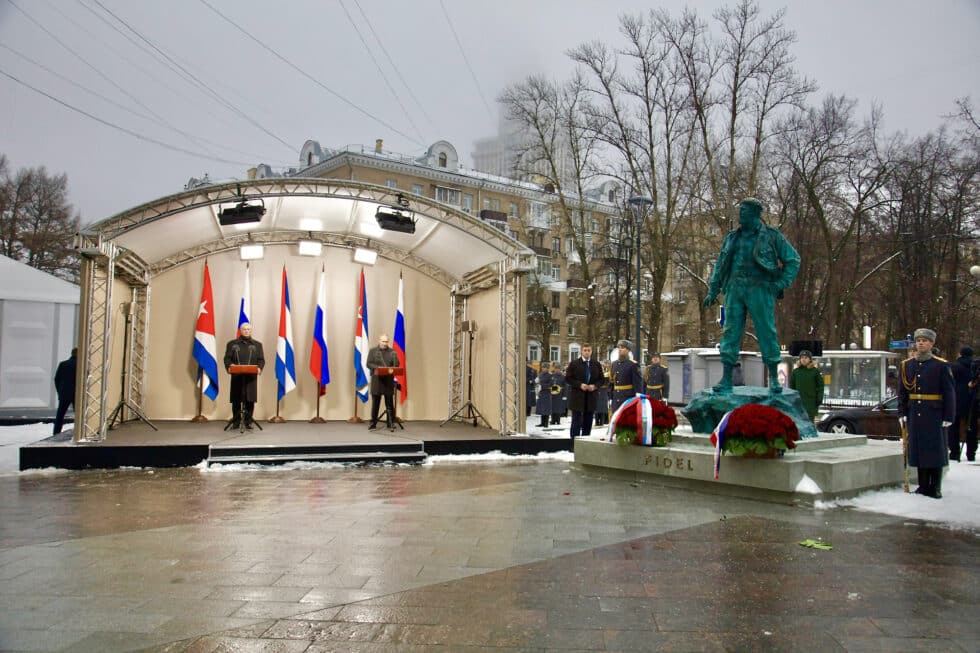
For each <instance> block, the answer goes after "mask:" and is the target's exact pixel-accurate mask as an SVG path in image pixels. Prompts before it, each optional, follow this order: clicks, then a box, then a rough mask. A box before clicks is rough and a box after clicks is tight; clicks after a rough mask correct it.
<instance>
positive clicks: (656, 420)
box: [609, 395, 677, 447]
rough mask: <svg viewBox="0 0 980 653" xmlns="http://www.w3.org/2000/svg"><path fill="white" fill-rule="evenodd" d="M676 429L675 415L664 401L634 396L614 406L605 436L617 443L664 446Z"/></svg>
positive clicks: (668, 442)
mask: <svg viewBox="0 0 980 653" xmlns="http://www.w3.org/2000/svg"><path fill="white" fill-rule="evenodd" d="M675 428H677V414H676V413H675V412H674V409H673V408H671V407H670V406H668V405H667V404H666V403H664V402H662V401H660V400H658V399H651V398H650V397H648V396H646V395H637V396H635V397H633V398H632V399H629V400H627V401H626V402H624V403H623V405H622V406H620V407H619V408H618V409H616V412H615V413H613V416H612V418H611V419H610V420H609V439H610V441H612V440H615V441H616V442H618V443H619V444H623V445H627V444H639V445H646V446H651V447H665V446H667V445H668V444H670V441H671V437H672V436H673V433H674V429H675Z"/></svg>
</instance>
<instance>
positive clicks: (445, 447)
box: [20, 420, 571, 470]
mask: <svg viewBox="0 0 980 653" xmlns="http://www.w3.org/2000/svg"><path fill="white" fill-rule="evenodd" d="M153 424H154V425H155V426H156V427H157V428H158V429H159V430H158V431H154V430H153V429H151V428H150V427H149V426H147V425H146V424H144V423H142V422H138V421H134V422H127V423H125V424H121V425H119V426H117V427H116V428H114V429H112V430H110V431H109V433H108V434H107V437H106V439H105V440H104V441H103V442H95V443H74V442H72V432H71V431H65V432H64V433H61V434H59V435H58V436H54V437H52V438H48V439H46V440H41V441H40V442H35V443H33V444H30V445H27V446H24V447H21V449H20V469H21V470H25V469H41V468H46V467H55V468H61V469H113V468H118V467H189V466H192V465H197V464H199V463H201V462H207V464H209V465H210V464H229V463H260V464H281V463H285V462H291V461H297V460H301V461H311V462H346V463H371V462H409V463H417V462H421V461H423V460H424V459H425V457H426V456H428V455H443V454H474V453H487V452H490V451H501V452H503V453H506V454H512V455H518V454H537V453H541V452H554V451H568V450H569V449H570V448H571V445H570V441H569V439H568V438H567V437H554V438H548V437H529V436H525V435H518V436H501V435H500V434H499V433H497V432H496V431H494V430H492V429H489V428H485V427H474V426H472V424H471V423H469V422H448V423H446V424H445V425H444V426H439V422H435V421H431V422H430V421H419V422H405V423H404V424H403V426H404V429H400V428H398V427H397V426H396V427H395V430H394V431H388V430H387V429H385V428H383V427H382V428H380V429H377V430H374V431H371V430H368V427H367V422H364V423H361V424H350V423H347V422H326V423H323V424H310V423H309V422H306V421H297V422H285V423H282V424H271V423H269V422H265V421H263V422H261V426H262V428H263V429H264V430H261V431H260V430H258V429H255V430H253V431H246V432H244V433H240V432H239V431H237V430H235V431H231V430H228V431H225V430H224V427H225V425H226V422H218V421H212V422H206V423H203V424H194V423H191V422H190V421H186V420H185V421H164V420H154V421H153Z"/></svg>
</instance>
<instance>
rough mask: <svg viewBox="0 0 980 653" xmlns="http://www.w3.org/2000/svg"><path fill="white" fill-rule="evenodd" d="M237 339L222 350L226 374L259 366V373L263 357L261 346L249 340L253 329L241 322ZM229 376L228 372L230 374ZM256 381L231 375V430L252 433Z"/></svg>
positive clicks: (255, 341) (245, 376)
mask: <svg viewBox="0 0 980 653" xmlns="http://www.w3.org/2000/svg"><path fill="white" fill-rule="evenodd" d="M239 332H240V333H241V335H240V336H238V337H237V338H235V339H234V340H232V341H230V342H229V343H228V345H227V346H226V347H225V370H229V368H230V367H231V366H232V365H258V367H259V373H260V374H261V373H262V368H263V367H265V355H264V354H263V353H262V343H261V342H259V341H258V340H255V339H254V338H252V325H251V324H249V323H248V322H243V323H242V326H241V327H240V328H239ZM229 373H230V370H229ZM258 393H259V382H258V377H257V376H253V375H251V374H232V375H231V410H232V415H233V417H232V423H231V428H233V429H237V428H239V427H240V426H242V424H244V425H245V428H246V429H248V430H252V411H253V410H254V409H255V402H256V401H257V399H258Z"/></svg>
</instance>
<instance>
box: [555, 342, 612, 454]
mask: <svg viewBox="0 0 980 653" xmlns="http://www.w3.org/2000/svg"><path fill="white" fill-rule="evenodd" d="M565 383H567V384H568V408H569V410H571V411H572V430H571V432H570V435H571V437H572V450H573V451H574V450H575V438H577V437H578V436H579V435H591V434H592V420H593V417H594V415H595V409H596V388H599V387H600V386H603V385H605V384H606V377H605V375H603V373H602V365H600V364H599V361H597V360H596V359H594V358H592V346H591V345H582V356H581V358H576V359H575V360H573V361H572V362H571V363H569V364H568V369H567V370H565Z"/></svg>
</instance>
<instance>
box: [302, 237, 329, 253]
mask: <svg viewBox="0 0 980 653" xmlns="http://www.w3.org/2000/svg"><path fill="white" fill-rule="evenodd" d="M322 250H323V243H321V242H320V241H319V240H301V241H299V255H300V256H319V255H320V252H321V251H322Z"/></svg>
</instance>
